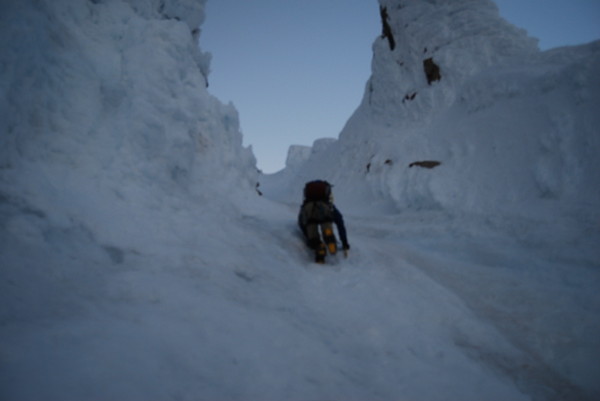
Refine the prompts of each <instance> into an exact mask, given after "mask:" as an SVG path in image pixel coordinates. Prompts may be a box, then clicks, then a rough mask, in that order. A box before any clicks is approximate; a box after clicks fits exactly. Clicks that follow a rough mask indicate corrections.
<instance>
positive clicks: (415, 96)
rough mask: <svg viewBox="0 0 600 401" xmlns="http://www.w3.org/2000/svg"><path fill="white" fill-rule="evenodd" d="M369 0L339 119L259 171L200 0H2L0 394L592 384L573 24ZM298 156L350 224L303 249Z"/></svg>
mask: <svg viewBox="0 0 600 401" xmlns="http://www.w3.org/2000/svg"><path fill="white" fill-rule="evenodd" d="M381 5H382V7H385V9H386V10H387V11H386V12H387V16H388V20H387V21H388V26H389V30H390V32H391V34H392V35H393V38H394V39H395V42H394V43H395V47H394V49H391V46H390V41H389V38H386V37H382V38H377V39H376V40H375V43H374V45H373V50H374V58H373V76H372V77H371V79H370V81H369V82H368V83H367V85H366V88H365V97H364V99H363V103H362V104H361V106H360V107H359V108H358V109H357V111H356V112H355V114H354V115H353V116H352V117H351V118H350V120H349V121H348V124H347V125H346V127H345V129H344V130H343V132H342V133H341V134H340V136H339V139H337V140H336V139H322V140H319V141H317V142H316V143H315V145H314V146H313V147H312V148H307V147H298V146H295V147H292V148H291V149H290V152H289V154H288V163H287V167H286V169H285V170H283V171H282V172H280V173H278V174H275V175H271V176H259V174H258V172H257V171H256V166H255V162H254V157H253V155H252V152H251V150H250V149H246V148H243V147H242V137H241V134H240V132H239V126H238V117H237V112H236V111H235V109H234V108H233V106H232V105H223V104H221V103H220V102H219V101H218V100H217V99H215V98H214V97H212V96H211V95H210V94H209V93H208V91H207V89H206V82H207V75H208V71H209V60H210V56H209V55H208V54H205V53H202V52H201V51H200V50H199V49H198V47H197V41H198V35H200V30H199V28H198V26H199V24H200V23H201V21H202V20H203V17H204V16H203V14H204V13H203V12H204V2H203V1H191V0H190V1H186V0H178V1H177V0H171V1H153V0H127V1H125V0H94V1H81V2H77V3H74V2H71V1H68V0H53V1H49V0H48V1H16V0H14V1H5V2H3V3H2V5H1V6H0V11H1V12H0V72H1V76H2V80H1V81H0V87H1V90H2V92H1V95H2V96H1V97H0V102H1V103H0V124H1V128H0V129H1V133H2V134H1V135H2V136H1V137H0V399H2V400H40V399H44V400H75V399H98V400H114V399H126V400H148V399H156V400H276V399H285V400H322V399H336V400H482V399H485V400H594V399H598V398H600V384H599V383H600V381H599V380H598V378H599V377H600V365H599V364H598V363H597V361H598V360H599V359H600V336H598V333H600V319H599V318H598V316H600V291H599V290H600V250H599V249H598V244H599V243H600V215H599V209H598V205H599V204H600V196H599V191H600V189H599V188H600V187H599V186H598V185H597V183H598V182H600V179H599V174H600V173H599V172H600V169H599V168H598V167H600V166H598V162H597V160H596V155H597V154H598V152H599V151H600V144H599V141H600V135H598V127H599V126H600V124H599V116H598V114H597V112H596V107H597V104H600V99H599V97H600V82H599V79H600V78H598V77H597V73H596V72H597V71H598V69H599V68H598V67H600V66H599V60H600V55H599V54H600V44H599V43H598V42H596V43H591V44H588V45H585V46H579V47H572V48H562V49H555V50H552V51H549V52H543V53H541V52H539V51H538V50H537V47H536V44H535V40H534V39H532V38H529V37H527V35H526V33H525V32H523V31H520V30H519V29H517V28H515V27H513V26H510V25H509V24H507V23H506V22H505V21H503V20H501V19H500V17H499V16H498V12H497V9H496V8H495V6H494V4H493V3H491V2H490V1H487V0H481V1H475V0H468V1H467V0H460V1H459V0H452V1H450V0H447V1H444V0H436V1H423V2H406V1H400V0H395V1H392V0H381ZM430 58H431V59H432V60H433V62H434V63H435V65H437V66H438V68H439V71H438V72H439V74H440V76H441V78H440V79H438V80H435V81H432V82H427V77H426V75H425V74H424V71H423V69H424V60H426V59H430ZM257 96H260V94H257ZM415 162H425V163H418V164H413V163H415ZM427 162H436V163H438V164H436V163H427ZM411 164H413V167H409V165H411ZM428 167H432V168H428ZM313 178H325V179H328V180H330V181H331V182H332V183H334V184H335V187H334V194H335V196H336V204H337V206H338V207H339V209H340V210H341V211H342V213H344V217H345V221H346V226H347V230H348V234H349V241H350V245H351V249H350V251H349V255H348V257H347V258H345V257H344V256H343V255H336V256H330V257H328V260H327V263H326V264H325V265H316V264H314V263H312V255H311V254H310V253H309V252H308V250H307V249H306V247H305V245H304V243H303V241H302V238H301V236H300V234H299V232H298V229H297V227H296V223H295V220H296V215H297V211H298V207H299V205H300V202H301V200H302V199H301V193H302V185H303V184H304V182H305V181H307V180H309V179H313ZM258 182H260V186H259V187H258V188H256V184H257V183H258ZM259 191H260V192H261V193H262V194H263V196H262V197H260V196H259V195H258V192H259Z"/></svg>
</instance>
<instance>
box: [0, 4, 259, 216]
mask: <svg viewBox="0 0 600 401" xmlns="http://www.w3.org/2000/svg"><path fill="white" fill-rule="evenodd" d="M204 3H205V2H204V1H191V0H161V1H158V0H127V1H100V0H96V1H79V2H72V1H69V0H52V1H50V0H44V1H39V2H19V1H10V2H3V3H2V6H1V13H0V19H1V24H0V26H1V32H0V34H1V35H0V37H1V38H2V43H1V46H2V47H1V48H2V51H1V52H0V69H1V70H0V73H1V75H2V77H3V79H2V81H1V83H0V85H1V89H2V90H1V93H2V97H1V98H0V124H1V126H0V131H1V132H2V137H1V138H0V141H1V142H0V160H1V162H2V169H3V170H2V176H3V177H2V178H3V180H2V181H3V182H2V184H3V186H4V188H0V190H2V191H5V192H12V195H11V197H16V198H29V199H28V200H27V202H33V203H43V202H42V199H44V198H47V197H48V196H49V194H51V193H52V192H53V191H49V190H48V188H53V189H54V191H56V192H60V193H63V194H69V195H64V196H65V197H71V198H72V199H77V198H79V197H81V196H83V195H82V194H81V193H80V191H77V190H76V188H77V185H75V184H74V183H73V182H71V183H70V182H69V178H70V177H71V179H72V180H73V181H77V182H79V181H81V182H87V181H89V182H90V183H93V184H90V185H91V186H92V187H93V190H92V189H90V191H102V188H103V187H107V188H108V187H110V188H113V189H110V190H107V191H109V192H112V191H117V192H119V197H121V198H125V200H126V201H127V195H125V193H124V192H126V191H128V190H129V191H131V192H132V193H135V196H136V197H142V198H144V199H151V198H153V199H155V200H156V198H157V197H161V196H164V195H165V194H164V193H162V194H159V193H154V194H152V195H150V194H149V193H145V194H144V195H142V194H143V193H144V191H146V190H150V189H151V188H153V187H155V186H156V185H163V186H166V187H172V188H177V190H183V191H186V192H191V193H202V192H203V188H204V186H205V185H207V184H206V183H207V182H218V184H219V185H222V186H224V187H227V186H229V187H235V188H237V187H242V188H248V189H249V190H251V188H253V187H254V184H255V178H254V177H255V175H256V173H255V171H256V168H255V160H254V156H253V155H252V152H251V151H250V150H249V149H244V148H243V147H242V136H241V133H240V131H239V124H238V115H237V111H236V110H235V109H234V108H233V106H232V105H223V104H221V103H220V102H219V101H218V100H217V99H216V98H214V97H213V96H211V95H210V94H209V93H208V91H207V89H206V87H207V74H208V69H209V68H208V64H209V56H208V55H206V54H203V53H202V52H201V51H200V50H199V48H198V43H197V41H198V40H197V39H198V35H199V32H200V31H199V27H198V25H199V24H200V23H201V22H202V20H203V18H204ZM26 174H28V176H26ZM41 175H45V176H46V177H45V179H44V180H43V183H44V185H41V183H40V180H39V177H40V176H41ZM32 177H38V178H36V179H33V178H32ZM75 177H77V178H75ZM212 187H213V186H212V184H211V188H212ZM8 188H10V190H9V189H8ZM133 188H136V189H133ZM211 191H214V189H211ZM89 197H92V198H94V195H92V194H90V195H89ZM95 197H96V198H99V197H100V196H99V195H98V194H96V196H95ZM55 201H56V200H55ZM52 202H53V201H48V202H47V207H53V206H52ZM129 202H132V200H131V199H129ZM81 204H82V205H83V204H89V202H84V201H83V200H82V202H81ZM105 204H107V202H105ZM36 207H38V208H43V206H42V205H37V206H36ZM82 214H86V213H83V212H82Z"/></svg>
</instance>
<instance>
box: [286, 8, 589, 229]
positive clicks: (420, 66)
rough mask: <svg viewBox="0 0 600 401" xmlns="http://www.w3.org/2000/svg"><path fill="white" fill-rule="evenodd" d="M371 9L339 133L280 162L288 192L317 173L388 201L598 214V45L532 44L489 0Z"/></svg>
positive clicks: (345, 191) (488, 210)
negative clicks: (364, 76) (369, 39)
mask: <svg viewBox="0 0 600 401" xmlns="http://www.w3.org/2000/svg"><path fill="white" fill-rule="evenodd" d="M380 10H381V15H382V35H381V36H380V37H378V38H377V39H376V40H375V42H374V44H373V60H372V76H371V78H370V79H369V81H368V82H367V84H366V88H365V93H364V97H363V99H362V103H361V104H360V106H359V107H358V109H357V110H356V111H355V113H354V114H353V115H352V116H351V118H350V119H349V121H348V122H347V124H346V126H345V127H344V129H343V131H342V132H341V134H340V137H339V141H338V142H336V143H335V144H332V145H331V146H330V147H329V148H328V149H326V150H322V151H320V152H318V153H313V155H312V157H311V158H310V159H309V160H308V161H307V162H306V163H304V164H303V165H302V166H301V167H296V166H295V167H294V168H293V170H294V171H286V170H284V171H282V172H281V173H279V175H280V177H279V179H277V182H278V183H279V182H285V181H289V182H290V183H291V184H290V185H289V188H288V191H287V197H288V198H289V199H298V198H299V197H300V196H301V192H300V191H301V189H300V190H299V189H298V188H301V187H302V184H303V182H304V181H306V180H309V179H313V178H316V177H322V178H326V179H328V180H330V181H331V182H333V183H334V184H336V187H337V188H336V191H335V192H336V197H337V199H338V200H340V202H342V201H343V200H344V199H352V202H349V203H355V202H356V199H357V193H361V194H363V195H362V197H364V198H365V199H364V200H365V202H364V204H365V206H366V205H369V207H374V205H377V204H379V205H382V207H385V209H386V210H396V211H401V210H405V209H412V210H421V209H426V210H432V209H433V210H436V209H437V210H449V211H458V212H463V211H468V212H475V213H482V214H499V215H514V216H529V217H532V218H540V217H541V218H546V217H548V216H553V215H556V213H561V214H565V215H569V216H572V217H575V218H580V219H585V220H587V219H589V218H590V216H593V218H594V219H596V220H598V219H599V218H600V215H599V213H600V210H599V209H598V208H597V205H598V204H600V186H598V185H597V183H598V182H600V163H599V162H598V158H597V156H596V155H597V154H598V153H599V152H600V135H599V133H598V127H600V115H598V113H597V111H596V107H597V105H598V104H600V79H599V77H598V74H597V72H596V71H598V68H599V67H600V42H594V43H591V44H588V45H584V46H577V47H567V48H559V49H554V50H550V51H546V52H540V51H539V50H538V47H537V40H536V39H533V38H531V37H529V36H528V35H527V33H526V32H525V31H523V30H521V29H518V28H517V27H515V26H513V25H511V24H509V23H508V22H506V21H505V20H503V19H502V18H501V17H500V15H499V12H498V9H497V7H496V5H495V4H494V3H493V2H492V1H489V0H430V1H419V2H414V1H402V0H380ZM423 161H425V162H436V163H419V162H423ZM415 162H417V163H416V164H413V163H415ZM437 163H439V164H437ZM411 165H412V167H410V166H411ZM287 170H290V169H289V168H288V169H287ZM284 177H285V179H281V178H284Z"/></svg>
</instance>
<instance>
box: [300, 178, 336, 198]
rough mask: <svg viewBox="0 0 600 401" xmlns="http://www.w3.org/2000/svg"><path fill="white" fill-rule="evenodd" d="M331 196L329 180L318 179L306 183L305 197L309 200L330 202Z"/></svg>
mask: <svg viewBox="0 0 600 401" xmlns="http://www.w3.org/2000/svg"><path fill="white" fill-rule="evenodd" d="M330 196H331V184H330V183H328V182H327V181H322V180H316V181H310V182H307V183H306V184H305V185H304V199H305V200H307V201H312V202H316V201H323V202H329V198H330Z"/></svg>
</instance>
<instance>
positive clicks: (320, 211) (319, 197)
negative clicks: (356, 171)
mask: <svg viewBox="0 0 600 401" xmlns="http://www.w3.org/2000/svg"><path fill="white" fill-rule="evenodd" d="M331 187H332V185H331V184H330V183H328V182H327V181H322V180H316V181H310V182H307V183H306V184H305V185H304V202H303V203H302V206H301V207H300V213H299V214H298V225H299V226H300V230H302V233H303V234H304V237H305V239H306V244H307V245H308V247H309V248H310V249H313V250H314V251H315V262H317V263H325V256H326V254H327V251H329V253H330V254H331V255H335V254H336V253H337V240H336V238H335V234H334V232H333V223H334V224H335V225H336V227H337V231H338V233H339V235H340V240H341V241H342V249H343V250H344V255H346V256H347V253H348V250H349V249H350V245H349V244H348V237H347V236H346V227H345V226H344V218H343V216H342V213H340V211H339V210H338V209H337V208H336V207H335V205H334V204H333V196H332V194H331ZM321 235H322V237H321Z"/></svg>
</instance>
